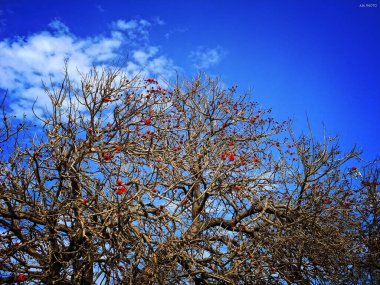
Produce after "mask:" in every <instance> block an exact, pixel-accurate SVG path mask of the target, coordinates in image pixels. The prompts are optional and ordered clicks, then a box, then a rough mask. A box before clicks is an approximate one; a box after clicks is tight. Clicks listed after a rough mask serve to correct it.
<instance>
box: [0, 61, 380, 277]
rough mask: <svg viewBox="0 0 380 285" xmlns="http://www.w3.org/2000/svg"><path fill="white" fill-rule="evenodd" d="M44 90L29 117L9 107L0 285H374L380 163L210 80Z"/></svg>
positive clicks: (378, 273) (86, 79) (117, 81)
mask: <svg viewBox="0 0 380 285" xmlns="http://www.w3.org/2000/svg"><path fill="white" fill-rule="evenodd" d="M46 92H47V94H48V95H49V98H50V102H51V105H50V106H47V109H46V111H44V112H43V114H36V118H35V120H36V121H37V122H30V120H29V121H28V120H25V121H22V122H20V121H19V120H17V119H14V118H13V119H12V118H10V117H9V116H8V114H7V111H6V110H4V111H3V115H4V116H3V122H2V124H1V125H0V142H1V144H0V148H1V149H0V150H1V153H0V230H1V232H0V281H1V283H14V282H16V283H17V282H18V283H22V282H26V283H27V284H41V283H43V284H139V283H140V284H379V283H378V282H379V278H380V254H379V244H380V243H379V234H378V233H379V232H380V229H379V219H380V218H379V217H380V203H379V201H380V200H379V198H380V197H379V190H378V185H379V171H378V169H377V168H376V165H375V164H374V163H367V164H365V165H364V166H363V163H360V166H358V165H357V163H358V160H357V159H359V153H358V152H357V151H356V150H355V149H352V150H351V151H349V152H347V153H342V151H341V149H340V147H339V144H338V141H337V140H336V139H335V138H328V137H325V138H324V139H322V140H321V141H318V140H317V139H316V138H314V137H313V136H312V134H308V135H301V136H300V137H298V136H296V135H295V134H294V133H293V131H292V130H291V126H290V124H289V123H287V122H278V121H276V119H274V118H272V117H271V112H270V109H264V108H261V107H260V105H258V104H257V103H255V102H253V101H251V98H250V96H248V95H249V94H243V95H239V94H238V93H239V92H238V90H237V88H236V87H235V86H233V87H231V88H224V87H223V85H222V84H220V82H219V81H218V80H217V79H213V78H210V77H208V76H206V75H199V76H197V77H195V78H194V79H192V80H183V81H178V82H175V83H172V84H169V83H166V84H163V83H159V82H157V81H156V80H155V79H153V78H143V77H140V76H135V77H129V76H127V75H126V74H125V73H123V71H122V70H121V69H107V68H105V69H103V70H100V69H96V68H94V69H93V70H91V72H89V73H88V74H86V75H82V78H81V85H80V86H77V85H76V84H75V82H72V81H71V80H70V76H69V75H68V74H67V73H66V76H65V79H64V80H63V82H62V84H61V85H59V86H49V87H46ZM33 123H35V124H36V125H35V126H33Z"/></svg>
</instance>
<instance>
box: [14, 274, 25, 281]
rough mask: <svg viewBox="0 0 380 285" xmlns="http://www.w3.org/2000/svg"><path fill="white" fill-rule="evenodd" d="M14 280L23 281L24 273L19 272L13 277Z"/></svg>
mask: <svg viewBox="0 0 380 285" xmlns="http://www.w3.org/2000/svg"><path fill="white" fill-rule="evenodd" d="M15 281H16V282H22V281H25V275H24V274H22V273H20V274H19V275H18V276H17V277H16V278H15Z"/></svg>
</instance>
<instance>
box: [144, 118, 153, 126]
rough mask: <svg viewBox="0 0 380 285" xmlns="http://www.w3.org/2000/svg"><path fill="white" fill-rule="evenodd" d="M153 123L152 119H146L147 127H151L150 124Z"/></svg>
mask: <svg viewBox="0 0 380 285" xmlns="http://www.w3.org/2000/svg"><path fill="white" fill-rule="evenodd" d="M151 122H152V120H151V119H149V118H148V119H146V120H145V121H144V124H145V125H150V123H151Z"/></svg>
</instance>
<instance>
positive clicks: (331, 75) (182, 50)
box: [0, 0, 380, 159]
mask: <svg viewBox="0 0 380 285" xmlns="http://www.w3.org/2000/svg"><path fill="white" fill-rule="evenodd" d="M370 4H372V5H370ZM379 5H380V0H368V1H366V0H362V1H361V0H333V1H332V0H329V1H325V0H309V1H301V0H299V1H296V0H293V1H290V0H289V1H287V0H281V1H279V0H278V1H273V0H266V1H256V0H251V1H241V0H236V1H227V0H203V1H201V0H192V1H183V0H172V1H163V0H161V1H159V0H156V1H151V0H147V1H137V0H135V1H132V0H129V1H72V0H66V1H61V0H55V1H47V0H45V1H41V0H34V1H27V0H18V1H14V0H0V75H1V76H0V88H1V89H7V90H8V96H9V99H10V100H9V101H8V102H9V103H8V108H10V109H12V111H13V112H14V113H16V114H20V113H22V112H28V110H30V109H31V106H32V104H33V103H34V101H35V99H36V98H38V99H37V101H36V106H37V107H41V108H43V107H44V106H45V105H46V104H47V98H46V96H45V95H44V94H43V92H42V89H41V79H44V80H46V79H48V78H49V76H52V78H53V81H56V82H58V81H59V80H60V79H61V78H62V68H63V60H64V58H65V57H69V58H70V68H71V71H72V72H74V70H75V69H76V68H78V69H80V70H82V71H86V70H87V69H88V68H89V67H90V66H91V64H93V63H95V64H98V65H101V64H109V63H110V62H115V61H116V60H117V59H120V58H128V63H127V64H126V70H127V72H130V73H131V74H132V73H134V72H137V71H139V70H141V68H144V70H145V71H146V73H147V74H154V75H155V76H158V77H161V78H165V79H173V78H175V76H176V74H177V73H178V74H179V75H180V76H182V77H192V76H193V75H195V74H196V72H197V71H198V70H204V71H206V72H207V73H209V74H211V75H215V76H220V77H221V78H222V80H223V82H225V83H226V84H228V85H233V84H237V85H238V86H239V90H240V92H244V91H246V90H248V89H251V90H252V93H251V97H252V100H254V101H257V102H259V103H260V104H261V105H262V106H263V107H270V108H272V109H273V114H274V116H275V118H277V119H278V120H281V121H282V120H286V119H288V118H291V119H293V121H294V127H295V129H296V131H297V132H298V133H300V132H301V131H302V130H304V131H307V123H306V116H308V117H309V120H310V122H311V125H312V128H313V131H314V132H315V133H316V134H317V135H318V136H321V135H322V133H323V128H324V127H325V128H326V130H327V133H328V134H330V135H335V134H338V135H339V136H340V138H341V139H340V141H341V144H342V145H343V147H344V148H345V149H348V148H349V147H350V146H353V145H354V144H357V145H358V146H359V147H361V148H362V149H363V151H364V157H365V158H367V159H373V158H375V157H378V155H379V148H378V140H379V138H380V135H379V132H380V128H379V126H378V125H379V122H380V104H379V103H380V55H379V51H380V7H379ZM2 94H3V93H1V96H2Z"/></svg>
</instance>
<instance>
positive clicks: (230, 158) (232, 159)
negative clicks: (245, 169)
mask: <svg viewBox="0 0 380 285" xmlns="http://www.w3.org/2000/svg"><path fill="white" fill-rule="evenodd" d="M228 160H229V161H234V160H235V155H234V154H233V153H231V154H230V155H229V156H228Z"/></svg>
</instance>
